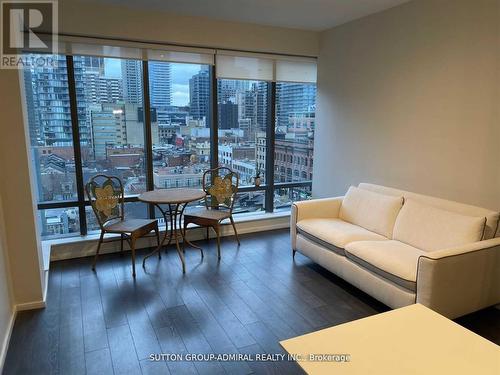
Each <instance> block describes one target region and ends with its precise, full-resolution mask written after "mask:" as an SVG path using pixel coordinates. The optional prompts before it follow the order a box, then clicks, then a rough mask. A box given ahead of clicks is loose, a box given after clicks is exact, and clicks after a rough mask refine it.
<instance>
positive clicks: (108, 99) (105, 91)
mask: <svg viewBox="0 0 500 375" xmlns="http://www.w3.org/2000/svg"><path fill="white" fill-rule="evenodd" d="M83 77H84V82H85V100H86V102H87V103H93V104H98V103H116V102H122V101H123V84H122V79H121V78H110V77H106V76H102V75H99V74H97V73H95V72H85V74H84V76H83Z"/></svg>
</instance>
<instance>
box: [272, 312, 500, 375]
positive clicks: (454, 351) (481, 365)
mask: <svg viewBox="0 0 500 375" xmlns="http://www.w3.org/2000/svg"><path fill="white" fill-rule="evenodd" d="M280 344H281V345H282V346H283V347H284V348H285V350H286V351H287V352H288V353H289V354H292V355H301V356H302V359H304V358H306V357H308V356H309V354H310V353H314V354H348V355H350V360H349V362H334V361H331V362H319V361H318V362H312V361H308V360H300V361H298V364H299V365H300V366H301V367H302V369H304V370H305V372H306V373H308V374H335V375H337V374H342V375H343V374H356V375H364V374H372V375H373V374H383V375H391V374H397V375H401V374H405V375H407V374H425V375H430V374H453V375H458V374H464V375H470V374H478V375H479V374H481V375H483V374H492V375H498V374H500V346H497V345H495V344H494V343H492V342H490V341H488V340H486V339H484V338H482V337H480V336H478V335H476V334H475V333H473V332H471V331H469V330H467V329H465V328H463V327H462V326H460V325H458V324H456V323H455V322H453V321H451V320H449V319H447V318H445V317H444V316H442V315H439V314H438V313H436V312H434V311H432V310H430V309H428V308H427V307H425V306H423V305H420V304H416V305H411V306H407V307H403V308H400V309H397V310H392V311H388V312H385V313H382V314H378V315H373V316H370V317H368V318H364V319H359V320H355V321H353V322H349V323H345V324H341V325H338V326H335V327H331V328H327V329H323V330H321V331H317V332H313V333H309V334H306V335H303V336H299V337H295V338H292V339H289V340H284V341H281V342H280Z"/></svg>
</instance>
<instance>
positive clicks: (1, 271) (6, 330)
mask: <svg viewBox="0 0 500 375" xmlns="http://www.w3.org/2000/svg"><path fill="white" fill-rule="evenodd" d="M4 229H5V225H4V220H3V206H2V200H1V199H0V372H1V371H2V367H3V363H4V361H5V355H6V353H7V348H8V339H9V336H10V332H11V329H12V323H13V316H14V304H13V300H12V295H11V282H10V273H9V269H8V267H7V262H8V259H7V252H6V243H5V231H4Z"/></svg>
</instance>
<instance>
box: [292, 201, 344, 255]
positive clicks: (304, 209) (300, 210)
mask: <svg viewBox="0 0 500 375" xmlns="http://www.w3.org/2000/svg"><path fill="white" fill-rule="evenodd" d="M343 200H344V197H334V198H322V199H311V200H308V201H300V202H294V203H293V204H292V213H291V215H290V236H291V241H292V249H293V250H294V251H295V250H297V249H296V247H295V244H296V236H297V228H296V224H297V222H298V221H300V220H303V219H309V218H336V217H338V216H339V212H340V206H341V205H342V201H343Z"/></svg>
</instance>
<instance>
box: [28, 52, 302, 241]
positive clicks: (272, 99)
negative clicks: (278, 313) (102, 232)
mask: <svg viewBox="0 0 500 375" xmlns="http://www.w3.org/2000/svg"><path fill="white" fill-rule="evenodd" d="M65 57H66V70H67V77H68V92H69V99H70V100H69V102H70V113H71V126H72V133H73V135H72V143H73V150H74V158H75V177H76V190H77V199H76V200H75V199H72V200H67V201H57V202H40V203H37V209H38V210H49V209H57V208H69V207H78V213H79V224H80V235H81V236H85V235H87V233H88V225H87V217H86V207H88V206H90V202H89V201H88V199H87V197H85V191H84V185H85V182H84V181H83V163H82V153H81V145H80V128H79V122H78V106H77V92H76V83H75V71H74V61H73V55H66V56H65ZM150 61H152V60H148V59H143V60H142V86H143V87H142V90H143V107H144V149H145V159H146V165H145V168H146V190H147V191H151V190H154V180H153V142H152V134H151V102H150V92H149V62H150ZM215 64H216V63H215ZM215 64H211V65H209V75H210V92H211V95H210V99H209V100H210V103H209V108H210V113H209V121H210V165H211V168H216V167H218V165H219V160H218V159H219V153H218V151H219V137H218V130H219V123H218V107H217V105H218V104H217V103H218V94H217V91H218V90H217V81H218V79H217V76H216V65H215ZM267 94H268V100H267V106H268V108H267V114H268V116H267V126H266V145H265V147H266V160H265V165H266V176H265V180H266V183H265V184H263V185H260V186H242V187H240V188H239V189H238V192H241V193H244V192H256V191H263V192H264V193H265V201H264V202H265V204H264V207H265V211H266V212H267V213H272V212H274V193H275V190H277V189H286V188H300V187H309V188H310V189H311V188H312V180H307V181H292V182H275V181H274V177H275V173H276V171H275V156H277V155H276V152H275V139H276V128H275V124H276V82H275V81H271V82H269V84H268V93H267ZM24 100H26V99H24ZM256 147H261V146H260V145H256ZM311 165H312V162H311ZM278 173H279V171H278ZM138 201H139V199H138V195H130V196H126V197H125V202H126V203H128V202H138ZM148 216H149V218H151V219H154V218H155V210H154V206H153V205H148ZM75 235H76V234H75Z"/></svg>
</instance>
